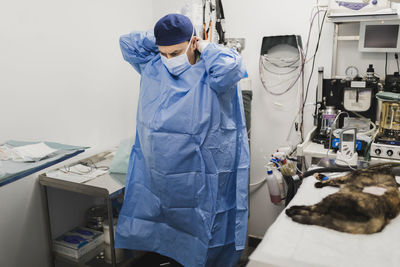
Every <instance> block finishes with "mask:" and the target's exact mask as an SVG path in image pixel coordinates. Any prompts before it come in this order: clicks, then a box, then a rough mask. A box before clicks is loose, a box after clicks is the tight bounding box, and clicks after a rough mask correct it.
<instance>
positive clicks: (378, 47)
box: [358, 20, 400, 53]
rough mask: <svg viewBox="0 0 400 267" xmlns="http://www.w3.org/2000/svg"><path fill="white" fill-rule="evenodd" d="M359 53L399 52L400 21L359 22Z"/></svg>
mask: <svg viewBox="0 0 400 267" xmlns="http://www.w3.org/2000/svg"><path fill="white" fill-rule="evenodd" d="M358 49H359V51H360V52H386V53H389V52H400V21H399V20H379V21H362V22H360V38H359V41H358Z"/></svg>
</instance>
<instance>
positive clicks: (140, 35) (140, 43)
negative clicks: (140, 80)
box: [119, 30, 159, 74]
mask: <svg viewBox="0 0 400 267" xmlns="http://www.w3.org/2000/svg"><path fill="white" fill-rule="evenodd" d="M119 44H120V47H121V51H122V56H123V57H124V59H125V60H126V61H128V62H129V63H130V64H131V65H132V66H133V67H134V68H135V69H136V70H137V72H139V74H141V73H142V71H143V70H144V68H145V67H146V64H147V63H148V62H150V61H151V60H152V59H153V58H154V57H155V56H156V55H157V54H158V52H159V51H158V47H157V45H156V42H155V37H154V34H153V30H150V31H147V32H143V31H134V32H131V33H129V34H126V35H122V36H121V37H120V39H119Z"/></svg>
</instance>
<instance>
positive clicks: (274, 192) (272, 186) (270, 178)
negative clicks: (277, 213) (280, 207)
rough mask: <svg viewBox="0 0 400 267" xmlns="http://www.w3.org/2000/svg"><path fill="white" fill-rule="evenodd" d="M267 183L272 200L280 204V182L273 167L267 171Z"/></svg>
mask: <svg viewBox="0 0 400 267" xmlns="http://www.w3.org/2000/svg"><path fill="white" fill-rule="evenodd" d="M267 185H268V191H269V196H270V198H271V202H272V203H274V204H279V203H280V202H281V201H282V198H281V194H280V190H279V183H278V180H277V179H276V178H275V175H274V173H273V171H272V170H271V169H269V170H268V171H267Z"/></svg>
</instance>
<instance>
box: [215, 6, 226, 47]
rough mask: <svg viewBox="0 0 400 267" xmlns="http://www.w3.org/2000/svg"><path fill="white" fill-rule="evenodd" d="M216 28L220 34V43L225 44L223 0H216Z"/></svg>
mask: <svg viewBox="0 0 400 267" xmlns="http://www.w3.org/2000/svg"><path fill="white" fill-rule="evenodd" d="M215 8H216V9H215V13H216V14H215V16H216V22H215V29H216V32H217V34H218V43H220V44H225V14H224V8H223V6H222V0H216V1H215Z"/></svg>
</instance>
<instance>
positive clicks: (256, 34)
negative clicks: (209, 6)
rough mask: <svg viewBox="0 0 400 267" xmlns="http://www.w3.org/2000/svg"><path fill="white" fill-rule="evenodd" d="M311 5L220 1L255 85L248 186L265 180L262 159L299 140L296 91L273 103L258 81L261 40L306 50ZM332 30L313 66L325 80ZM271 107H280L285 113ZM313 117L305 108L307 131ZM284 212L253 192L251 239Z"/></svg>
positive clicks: (262, 190)
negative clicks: (275, 39) (294, 40)
mask: <svg viewBox="0 0 400 267" xmlns="http://www.w3.org/2000/svg"><path fill="white" fill-rule="evenodd" d="M315 3H316V1H296V0H281V1H260V0H248V1H246V2H244V1H240V2H239V1H223V4H224V11H225V17H226V28H227V34H226V35H227V37H244V38H246V48H245V50H244V51H243V53H242V56H243V58H244V61H245V64H246V67H247V71H248V73H249V77H250V78H251V79H252V84H253V102H252V123H251V125H252V129H251V134H252V136H251V176H250V181H251V182H252V183H255V182H257V181H259V180H261V179H262V178H263V177H264V175H265V167H264V166H265V163H266V159H265V158H266V157H267V158H269V156H270V155H271V153H273V152H274V151H275V150H276V149H277V148H279V147H282V146H287V145H294V144H296V141H298V140H299V139H298V133H296V132H295V130H294V129H293V128H292V127H291V124H292V121H293V118H294V116H295V114H296V113H297V110H298V100H297V99H296V97H297V93H296V90H298V89H299V86H297V87H295V88H294V89H293V90H292V91H291V92H289V93H288V94H287V95H285V96H278V97H277V96H272V95H270V94H268V93H266V92H265V90H264V88H263V86H262V84H261V81H260V75H259V57H260V50H261V43H262V38H263V37H264V36H272V35H286V34H296V35H301V36H302V41H303V48H305V45H306V42H307V34H308V30H309V25H310V15H311V10H312V9H313V6H314V5H315ZM321 19H322V14H321ZM314 25H315V27H314V28H313V31H312V35H311V41H310V48H309V55H312V54H313V53H314V49H315V44H316V39H317V32H318V27H317V23H315V24H314ZM332 29H333V26H332V24H330V23H326V24H325V26H324V29H323V35H322V38H321V45H320V48H319V49H320V50H319V57H318V58H317V62H316V65H315V69H318V66H324V67H325V70H326V72H327V74H328V75H329V73H330V68H331V60H330V59H331V47H332V37H331V36H332ZM310 69H311V62H310V63H308V64H307V66H306V76H305V77H306V82H307V79H308V74H309V72H310ZM316 78H317V75H316V72H315V73H314V76H313V79H312V83H311V85H310V92H309V100H308V101H307V103H312V102H313V101H314V98H315V87H316V81H317V79H316ZM298 85H299V83H298ZM275 103H279V104H282V105H283V107H281V106H279V105H276V104H275ZM311 112H313V106H312V105H306V115H305V118H306V120H307V121H306V123H307V124H306V125H307V127H306V129H309V128H310V125H311V124H312V117H311ZM290 130H292V131H293V134H292V136H291V138H290V142H288V141H287V140H286V138H287V134H288V132H289V131H290ZM306 132H307V130H306ZM282 208H283V207H277V206H274V205H272V204H271V202H270V201H269V195H268V191H267V188H266V186H265V185H264V186H262V187H258V188H254V189H253V190H251V195H250V221H249V228H248V231H249V234H250V235H253V236H258V237H262V236H263V235H264V233H265V231H266V230H267V228H268V227H269V226H270V225H271V224H272V223H273V221H274V220H275V219H276V216H277V215H278V214H279V213H280V212H281V210H282Z"/></svg>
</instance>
